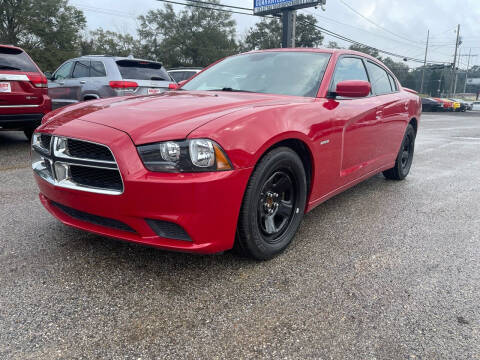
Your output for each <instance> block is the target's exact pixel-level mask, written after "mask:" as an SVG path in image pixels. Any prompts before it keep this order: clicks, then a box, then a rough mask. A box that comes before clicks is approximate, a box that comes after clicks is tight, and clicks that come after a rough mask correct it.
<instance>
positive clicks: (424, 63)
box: [420, 29, 430, 94]
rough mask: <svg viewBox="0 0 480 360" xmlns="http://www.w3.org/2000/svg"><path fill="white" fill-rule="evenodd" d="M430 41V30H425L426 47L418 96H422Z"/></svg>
mask: <svg viewBox="0 0 480 360" xmlns="http://www.w3.org/2000/svg"><path fill="white" fill-rule="evenodd" d="M429 39H430V29H428V30H427V46H425V59H424V60H423V70H422V82H421V84H420V94H423V81H424V79H425V68H426V67H427V53H428V40H429Z"/></svg>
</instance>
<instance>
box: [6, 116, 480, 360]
mask: <svg viewBox="0 0 480 360" xmlns="http://www.w3.org/2000/svg"><path fill="white" fill-rule="evenodd" d="M28 152H29V146H28V143H27V142H26V141H25V140H24V137H23V134H22V133H14V132H7V133H0V184H1V185H0V268H1V272H0V359H99V358H107V359H160V358H161V359H227V358H238V359H243V358H248V359H252V358H274V359H278V358H282V359H283V358H285V359H480V246H479V243H480V217H479V214H480V205H479V204H480V181H479V178H480V166H479V165H480V160H479V159H480V113H475V112H471V113H466V114H431V115H425V116H424V117H423V121H422V123H421V127H420V130H419V135H418V138H417V147H416V156H415V159H414V164H413V167H412V171H411V174H410V176H409V177H408V178H407V180H406V181H403V182H394V181H387V180H385V179H384V178H383V177H382V176H380V175H378V176H375V177H373V178H371V179H369V180H367V181H365V182H364V183H362V184H360V185H358V186H356V187H354V188H352V189H350V190H348V191H347V192H345V193H343V194H341V195H339V196H337V197H335V198H333V199H331V200H329V201H327V202H326V203H324V204H322V205H320V206H319V207H317V208H316V209H315V210H314V211H312V212H311V213H309V214H308V215H307V216H306V218H305V221H304V223H303V225H302V227H301V229H300V232H299V233H298V235H297V237H296V238H295V240H294V243H293V244H292V246H290V248H289V249H288V250H287V251H286V252H285V253H284V254H282V255H281V256H279V257H277V258H275V259H273V260H271V261H268V262H255V261H250V260H245V259H241V258H237V257H235V256H234V255H232V254H229V253H226V254H224V255H215V256H195V255H188V254H177V253H167V252H162V251H159V250H156V249H152V248H146V247H140V246H137V245H132V244H128V243H123V242H118V241H114V240H111V239H106V238H102V237H99V236H96V235H92V234H87V233H83V232H80V231H77V230H74V229H70V228H68V227H66V226H63V225H62V224H61V223H60V222H58V221H57V220H55V219H54V218H53V217H52V216H50V215H49V214H48V213H47V211H46V210H44V209H43V208H42V206H41V204H40V202H39V200H38V197H37V189H36V185H35V183H34V180H33V178H32V174H31V170H30V168H29V153H28Z"/></svg>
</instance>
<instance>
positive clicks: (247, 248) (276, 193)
mask: <svg viewBox="0 0 480 360" xmlns="http://www.w3.org/2000/svg"><path fill="white" fill-rule="evenodd" d="M306 199H307V183H306V175H305V169H304V167H303V163H302V160H301V159H300V157H299V156H298V155H297V153H295V152H294V151H293V150H291V149H290V148H287V147H279V148H276V149H274V150H272V151H270V152H269V153H267V154H266V155H265V156H264V157H263V158H262V159H261V160H260V162H259V163H258V165H257V166H256V168H255V170H254V172H253V174H252V176H251V177H250V180H249V183H248V186H247V190H246V191H245V195H244V198H243V203H242V208H241V210H240V215H239V219H238V226H237V236H236V239H235V245H234V250H236V251H237V252H238V253H240V254H241V255H244V256H249V257H252V258H255V259H258V260H266V259H270V258H272V257H274V256H275V255H277V254H279V253H281V252H282V251H283V250H285V248H286V247H287V246H288V245H289V244H290V242H291V241H292V239H293V237H294V236H295V234H296V232H297V230H298V227H299V226H300V223H301V222H302V219H303V214H304V211H305V204H306Z"/></svg>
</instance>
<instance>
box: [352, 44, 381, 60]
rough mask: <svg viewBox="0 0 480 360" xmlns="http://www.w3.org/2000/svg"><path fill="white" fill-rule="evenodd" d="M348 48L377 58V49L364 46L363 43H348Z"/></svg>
mask: <svg viewBox="0 0 480 360" xmlns="http://www.w3.org/2000/svg"><path fill="white" fill-rule="evenodd" d="M349 49H350V50H355V51H359V52H362V53H365V54H368V55H370V56H373V57H375V58H379V57H380V56H379V53H378V50H377V49H373V48H371V47H369V46H365V45H360V44H352V45H350V47H349Z"/></svg>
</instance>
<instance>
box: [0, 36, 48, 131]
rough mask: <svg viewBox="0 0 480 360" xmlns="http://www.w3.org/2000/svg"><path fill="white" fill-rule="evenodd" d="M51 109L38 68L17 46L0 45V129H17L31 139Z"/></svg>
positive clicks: (45, 84) (45, 87)
mask: <svg viewBox="0 0 480 360" xmlns="http://www.w3.org/2000/svg"><path fill="white" fill-rule="evenodd" d="M50 110H52V103H51V101H50V98H49V97H48V94H47V78H46V77H45V76H44V75H43V73H42V71H41V70H40V69H39V67H38V66H37V65H36V64H35V62H34V61H33V60H32V59H31V58H30V56H28V55H27V53H26V52H25V51H23V50H22V49H20V48H19V47H15V46H7V45H0V130H20V131H23V132H24V133H25V135H26V136H27V138H29V139H30V138H31V136H32V133H33V130H34V129H35V128H36V127H37V126H38V125H40V122H41V120H42V117H43V116H44V115H45V114H47V113H48V112H49V111H50Z"/></svg>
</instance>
